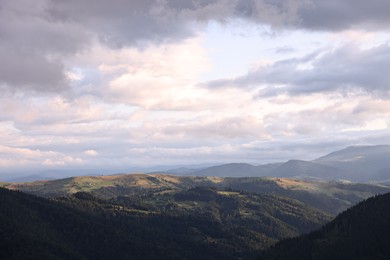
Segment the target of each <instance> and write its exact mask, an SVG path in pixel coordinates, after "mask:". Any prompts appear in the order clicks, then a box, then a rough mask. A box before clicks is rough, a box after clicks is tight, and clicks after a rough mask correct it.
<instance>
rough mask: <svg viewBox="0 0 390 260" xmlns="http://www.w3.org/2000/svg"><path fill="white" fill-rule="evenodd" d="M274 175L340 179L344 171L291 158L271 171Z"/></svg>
mask: <svg viewBox="0 0 390 260" xmlns="http://www.w3.org/2000/svg"><path fill="white" fill-rule="evenodd" d="M271 176H272V177H290V178H291V177H294V178H313V179H320V180H321V179H323V180H334V179H340V177H341V176H343V171H342V170H340V169H338V168H335V167H332V166H328V165H321V164H318V163H314V162H307V161H301V160H290V161H288V162H286V163H283V164H282V165H280V166H279V167H277V168H276V169H274V170H273V171H272V172H271Z"/></svg>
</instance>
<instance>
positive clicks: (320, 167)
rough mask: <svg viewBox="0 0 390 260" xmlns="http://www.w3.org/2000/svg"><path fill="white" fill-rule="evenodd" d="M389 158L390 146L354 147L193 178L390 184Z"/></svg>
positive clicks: (235, 166)
mask: <svg viewBox="0 0 390 260" xmlns="http://www.w3.org/2000/svg"><path fill="white" fill-rule="evenodd" d="M389 158H390V145H377V146H351V147H348V148H345V149H343V150H340V151H336V152H333V153H330V154H328V155H326V156H323V157H320V158H318V159H315V160H312V161H303V160H289V161H287V162H284V163H274V164H266V165H258V166H255V165H251V164H246V163H230V164H224V165H218V166H213V167H209V168H206V169H201V170H198V171H192V172H191V173H190V175H194V176H220V177H243V176H256V177H265V176H267V177H289V178H301V179H318V180H337V179H341V180H350V181H355V182H370V181H371V182H386V181H389V180H390V160H389ZM168 172H169V171H168ZM184 174H188V173H184Z"/></svg>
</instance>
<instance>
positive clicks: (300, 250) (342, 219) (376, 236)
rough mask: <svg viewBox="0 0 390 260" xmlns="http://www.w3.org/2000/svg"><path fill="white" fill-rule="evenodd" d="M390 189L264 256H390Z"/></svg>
mask: <svg viewBox="0 0 390 260" xmlns="http://www.w3.org/2000/svg"><path fill="white" fill-rule="evenodd" d="M389 205H390V193H387V194H385V195H378V196H375V197H372V198H369V199H367V200H366V201H364V202H361V203H359V204H358V205H356V206H354V207H352V208H350V209H348V210H347V211H345V212H343V213H341V214H340V215H339V216H338V217H337V218H336V219H335V220H333V221H332V222H330V223H329V224H327V225H325V226H324V227H323V228H321V229H320V230H318V231H314V232H312V233H309V234H307V235H302V236H300V237H298V238H294V239H289V240H285V241H282V242H280V243H278V244H276V246H274V247H272V248H271V249H269V250H267V251H265V252H264V253H263V254H262V255H261V257H259V259H264V260H268V259H269V260H271V259H273V260H283V259H286V260H287V259H288V260H294V259H297V260H298V259H299V260H305V259H307V260H309V259H310V260H311V259H312V260H317V259H318V260H320V259H321V260H322V259H324V260H325V259H370V260H371V259H372V260H375V259H390V207H389Z"/></svg>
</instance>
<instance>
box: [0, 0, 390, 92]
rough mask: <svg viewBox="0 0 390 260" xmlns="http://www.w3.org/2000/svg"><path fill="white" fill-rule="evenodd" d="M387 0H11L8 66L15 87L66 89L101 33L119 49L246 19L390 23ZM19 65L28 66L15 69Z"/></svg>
mask: <svg viewBox="0 0 390 260" xmlns="http://www.w3.org/2000/svg"><path fill="white" fill-rule="evenodd" d="M389 7H390V4H389V3H388V1H386V0H374V1H364V0H343V1H338V0H330V1H321V0H284V1H282V0H261V1H254V0H210V1H206V0H182V1H179V0H167V1H162V0H132V1H126V0H112V1H106V0H96V1H90V0H67V1H62V0H36V1H34V2H31V1H29V0H3V1H1V2H0V52H1V55H2V57H5V58H6V59H7V62H10V63H11V65H10V66H9V67H8V68H7V65H6V64H5V63H3V65H2V66H0V77H1V84H3V89H4V86H7V88H8V89H14V90H15V89H16V90H18V89H19V90H26V89H32V90H35V91H40V92H42V91H48V92H50V91H52V92H57V91H59V90H63V89H64V88H65V86H66V76H65V73H64V71H65V69H66V68H65V66H64V65H63V64H62V62H61V61H64V60H66V58H67V57H69V56H71V55H74V54H75V53H77V52H80V51H82V50H84V49H85V48H88V46H90V44H91V42H92V41H93V40H95V39H98V40H100V42H102V43H103V44H106V45H108V46H110V47H112V48H120V47H123V46H128V45H131V46H137V47H143V46H145V44H147V43H150V42H152V43H157V44H158V43H161V42H171V41H177V40H181V39H184V38H187V37H190V36H193V35H194V34H195V33H196V32H197V31H198V30H199V29H200V28H201V27H202V26H205V25H206V24H207V23H208V22H209V21H212V20H215V21H219V22H229V21H231V20H233V19H236V18H238V19H243V20H246V21H250V22H253V23H257V24H269V25H271V26H273V27H275V28H305V29H310V30H342V29H348V28H353V27H359V28H374V27H375V28H378V27H379V28H389V21H390V16H388V13H389ZM14 64H20V67H19V68H17V69H15V67H14Z"/></svg>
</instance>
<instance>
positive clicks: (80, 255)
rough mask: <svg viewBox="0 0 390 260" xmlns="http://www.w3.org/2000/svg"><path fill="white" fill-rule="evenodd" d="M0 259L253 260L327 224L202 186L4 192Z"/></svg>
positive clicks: (317, 214)
mask: <svg viewBox="0 0 390 260" xmlns="http://www.w3.org/2000/svg"><path fill="white" fill-rule="evenodd" d="M0 198H1V200H0V230H1V234H2V235H1V236H0V259H141V260H142V259H209V260H212V259H232V260H233V259H250V258H253V257H254V256H255V253H256V252H257V251H258V250H260V249H264V248H266V247H268V246H270V245H271V244H273V243H275V242H276V241H277V240H280V239H283V238H287V237H292V236H296V235H298V234H301V233H303V232H308V231H310V230H313V229H315V228H318V227H319V226H320V225H321V224H323V223H325V222H327V221H328V220H329V219H330V217H329V216H328V215H326V214H324V213H322V212H321V211H318V210H316V209H314V208H311V207H308V206H306V205H304V204H303V203H301V202H298V201H295V200H291V199H288V198H283V197H278V196H273V195H256V194H248V193H243V192H235V191H221V190H217V189H215V188H206V187H197V188H193V189H189V190H185V191H179V192H173V193H170V192H168V193H167V192H163V193H159V194H152V195H148V196H143V197H141V196H138V195H136V196H127V197H124V196H119V197H117V198H112V199H110V200H103V199H99V198H96V197H94V196H92V195H91V194H90V193H85V192H78V193H75V194H72V195H68V196H65V197H60V198H57V199H51V200H48V199H45V198H40V197H35V196H33V195H28V194H24V193H22V192H17V191H10V190H7V189H3V188H0Z"/></svg>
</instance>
